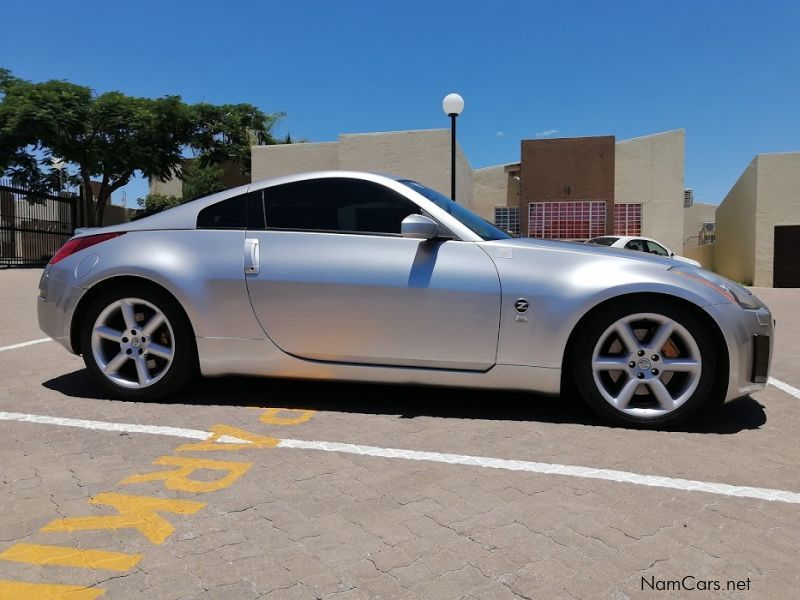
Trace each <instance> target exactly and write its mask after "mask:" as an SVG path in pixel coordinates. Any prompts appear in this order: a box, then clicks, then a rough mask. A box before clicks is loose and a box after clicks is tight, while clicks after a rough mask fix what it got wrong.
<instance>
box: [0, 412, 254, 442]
mask: <svg viewBox="0 0 800 600" xmlns="http://www.w3.org/2000/svg"><path fill="white" fill-rule="evenodd" d="M0 421H22V422H27V423H41V424H44V425H61V426H62V427H80V428H81V429H98V430H101V431H119V432H124V433H150V434H154V435H168V436H172V437H182V438H189V439H192V440H207V439H209V438H210V437H211V435H212V434H211V433H210V432H208V431H202V430H200V429H184V428H182V427H165V426H163V425H137V424H136V423H109V422H108V421H89V420H87V419H70V418H67V417H50V416H47V415H29V414H25V413H15V412H0ZM215 441H216V442H219V443H223V444H241V443H247V440H240V439H239V438H235V437H231V436H228V435H223V436H220V437H219V438H216V439H215Z"/></svg>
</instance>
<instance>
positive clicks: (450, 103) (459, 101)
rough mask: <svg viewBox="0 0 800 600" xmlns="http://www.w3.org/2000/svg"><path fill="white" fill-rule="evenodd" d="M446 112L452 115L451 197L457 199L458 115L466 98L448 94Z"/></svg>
mask: <svg viewBox="0 0 800 600" xmlns="http://www.w3.org/2000/svg"><path fill="white" fill-rule="evenodd" d="M442 109H444V114H446V115H447V116H448V117H450V198H452V200H453V202H455V201H456V117H458V115H460V114H461V113H462V111H463V110H464V99H463V98H462V97H461V96H459V95H458V94H447V96H445V97H444V100H442Z"/></svg>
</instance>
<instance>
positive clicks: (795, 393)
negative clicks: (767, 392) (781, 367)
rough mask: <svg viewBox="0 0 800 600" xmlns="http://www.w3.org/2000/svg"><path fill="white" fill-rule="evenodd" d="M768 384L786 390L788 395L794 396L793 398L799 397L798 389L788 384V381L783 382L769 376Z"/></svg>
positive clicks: (799, 391)
mask: <svg viewBox="0 0 800 600" xmlns="http://www.w3.org/2000/svg"><path fill="white" fill-rule="evenodd" d="M769 384H770V385H772V386H775V387H776V388H778V389H779V390H781V391H783V392H786V393H787V394H789V395H790V396H794V397H795V398H798V399H800V390H798V389H797V388H796V387H793V386H791V385H789V384H788V383H784V382H783V381H781V380H780V379H775V378H774V377H770V378H769Z"/></svg>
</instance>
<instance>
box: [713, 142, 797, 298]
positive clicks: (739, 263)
mask: <svg viewBox="0 0 800 600" xmlns="http://www.w3.org/2000/svg"><path fill="white" fill-rule="evenodd" d="M716 227H717V232H716V233H717V238H716V243H715V244H714V257H713V267H714V270H716V271H717V272H718V273H720V274H721V275H724V276H725V277H728V278H730V279H734V280H736V281H740V282H744V283H749V284H752V285H756V286H766V287H769V286H775V287H800V152H787V153H783V154H759V155H757V156H756V157H755V158H754V159H753V160H752V162H751V163H750V164H749V165H748V167H747V168H746V169H745V170H744V173H742V175H741V176H740V177H739V180H738V181H737V182H736V184H735V185H734V186H733V187H732V188H731V190H730V192H728V195H727V196H725V199H724V200H723V201H722V203H721V204H720V205H719V207H718V208H717V211H716Z"/></svg>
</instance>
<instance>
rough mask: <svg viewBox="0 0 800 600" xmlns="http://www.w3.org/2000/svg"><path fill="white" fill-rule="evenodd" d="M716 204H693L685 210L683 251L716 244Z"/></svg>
mask: <svg viewBox="0 0 800 600" xmlns="http://www.w3.org/2000/svg"><path fill="white" fill-rule="evenodd" d="M716 212H717V205H716V204H705V203H703V202H692V203H691V204H689V205H688V206H686V205H684V208H683V235H684V238H683V249H684V251H687V250H689V251H690V249H694V248H697V247H698V246H701V245H704V244H711V243H713V242H714V236H715V226H714V225H715V221H716Z"/></svg>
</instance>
